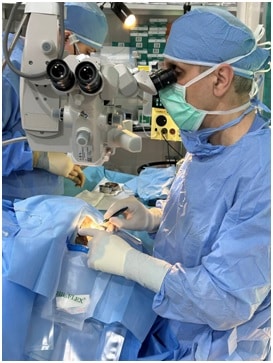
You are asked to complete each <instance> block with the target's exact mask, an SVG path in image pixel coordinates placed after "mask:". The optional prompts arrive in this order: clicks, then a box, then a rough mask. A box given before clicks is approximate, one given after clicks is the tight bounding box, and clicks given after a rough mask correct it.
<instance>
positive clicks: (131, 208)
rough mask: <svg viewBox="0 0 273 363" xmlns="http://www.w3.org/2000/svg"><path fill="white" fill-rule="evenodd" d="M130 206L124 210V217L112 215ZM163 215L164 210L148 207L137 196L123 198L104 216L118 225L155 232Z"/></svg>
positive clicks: (118, 226)
mask: <svg viewBox="0 0 273 363" xmlns="http://www.w3.org/2000/svg"><path fill="white" fill-rule="evenodd" d="M124 207H128V209H127V210H126V211H125V212H123V215H124V218H119V217H112V218H110V217H111V216H112V215H113V214H114V213H115V212H117V211H118V210H120V209H121V208H124ZM161 217H162V210H161V209H159V208H151V209H148V208H146V207H145V206H144V205H143V204H142V203H140V202H139V201H138V200H137V199H136V198H135V197H129V198H125V199H121V200H118V201H116V202H115V203H113V204H112V205H111V206H110V207H109V208H108V210H107V211H106V213H105V214H104V218H107V219H108V218H110V219H109V222H110V223H111V224H112V225H114V226H115V227H117V229H120V228H124V229H128V230H135V231H147V232H155V231H156V230H157V229H158V226H159V224H160V221H161Z"/></svg>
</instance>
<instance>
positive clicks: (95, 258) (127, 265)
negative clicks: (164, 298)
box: [78, 228, 171, 292]
mask: <svg viewBox="0 0 273 363" xmlns="http://www.w3.org/2000/svg"><path fill="white" fill-rule="evenodd" d="M78 233H79V234H80V235H82V236H93V238H92V239H91V240H90V241H89V243H88V247H89V253H88V266H89V267H90V268H93V269H95V270H99V271H103V272H107V273H110V274H114V275H119V276H124V277H125V278H127V279H130V280H133V281H136V282H138V283H139V284H140V285H142V286H144V287H147V288H148V289H150V290H152V291H154V292H159V290H160V287H161V285H162V282H163V280H164V277H165V275H166V273H167V272H168V270H169V269H170V268H171V264H169V263H168V262H166V261H163V260H159V259H157V258H155V257H151V256H149V255H146V254H145V253H142V252H139V251H137V250H136V249H134V248H133V247H131V246H130V245H129V244H128V243H127V242H126V241H124V240H123V239H122V238H120V237H119V236H117V235H114V234H111V233H108V232H106V231H102V230H98V229H91V228H86V229H80V230H79V231H78Z"/></svg>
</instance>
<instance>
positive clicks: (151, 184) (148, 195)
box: [125, 166, 175, 203]
mask: <svg viewBox="0 0 273 363" xmlns="http://www.w3.org/2000/svg"><path fill="white" fill-rule="evenodd" d="M174 176H175V167H174V166H169V167H168V168H154V167H148V168H145V169H144V170H142V171H141V173H140V174H139V175H138V176H137V177H134V178H133V179H131V180H129V181H128V182H126V183H125V187H126V188H128V189H130V190H132V191H133V192H134V193H135V195H136V196H138V197H139V198H140V199H142V201H143V202H144V203H147V202H148V201H149V200H155V199H166V198H167V195H168V193H169V189H170V187H171V185H172V182H173V179H174Z"/></svg>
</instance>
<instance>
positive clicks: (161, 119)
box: [151, 107, 181, 141]
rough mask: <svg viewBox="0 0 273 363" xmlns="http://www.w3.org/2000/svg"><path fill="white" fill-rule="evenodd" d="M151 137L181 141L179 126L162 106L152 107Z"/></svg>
mask: <svg viewBox="0 0 273 363" xmlns="http://www.w3.org/2000/svg"><path fill="white" fill-rule="evenodd" d="M151 139H153V140H168V141H181V136H180V131H179V128H178V127H177V126H176V124H175V123H174V122H173V120H172V118H171V116H170V115H169V114H168V112H167V111H166V110H165V109H164V108H156V107H153V108H152V119H151Z"/></svg>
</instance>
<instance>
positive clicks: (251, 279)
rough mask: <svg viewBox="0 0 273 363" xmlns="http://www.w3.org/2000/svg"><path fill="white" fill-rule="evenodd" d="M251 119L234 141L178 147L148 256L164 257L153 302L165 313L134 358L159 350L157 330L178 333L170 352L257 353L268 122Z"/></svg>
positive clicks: (266, 242) (264, 338)
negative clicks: (191, 149) (210, 148)
mask: <svg viewBox="0 0 273 363" xmlns="http://www.w3.org/2000/svg"><path fill="white" fill-rule="evenodd" d="M261 125H265V123H264V121H263V119H262V118H261V116H259V115H256V120H255V123H254V127H253V128H252V129H251V130H250V131H249V132H248V133H247V134H246V135H245V136H244V137H243V138H241V139H240V140H239V141H238V142H236V143H235V144H234V145H231V146H228V147H226V148H224V149H223V150H222V151H221V152H219V153H216V154H214V155H211V156H209V155H207V156H206V155H204V156H202V155H200V156H198V157H197V156H196V155H193V154H189V153H188V154H187V156H186V159H185V161H184V163H183V164H182V166H181V168H180V170H179V172H178V175H177V176H176V179H175V181H174V183H173V185H172V187H171V191H170V194H169V196H168V200H167V204H166V206H165V209H164V213H163V218H162V222H161V225H160V228H159V230H158V233H157V235H156V237H155V245H154V246H155V247H154V255H155V256H156V257H158V258H160V259H163V260H167V261H169V262H170V263H171V264H172V265H173V266H172V268H171V270H170V271H169V272H168V273H167V275H166V277H165V279H164V281H163V284H162V286H161V290H160V292H159V293H158V294H156V296H155V298H154V302H153V308H154V311H155V312H156V313H157V314H159V315H160V316H161V317H162V318H166V319H168V320H167V321H166V320H165V324H164V326H163V328H161V329H160V327H155V328H154V331H153V332H151V336H150V338H149V339H148V340H147V342H146V343H147V345H146V348H145V347H143V352H142V354H143V356H145V354H154V355H155V356H156V354H159V353H160V352H161V351H162V349H161V347H160V342H159V340H160V338H158V337H160V336H162V334H164V336H173V337H174V339H177V340H178V341H179V347H180V348H179V349H177V347H172V344H170V350H171V349H172V350H173V351H174V349H176V351H175V353H176V357H175V360H264V359H265V357H266V356H267V354H268V351H269V349H270V348H269V346H270V128H268V127H267V126H266V125H265V126H261ZM163 320H164V319H163ZM163 329H164V332H163V331H162V330H163ZM161 340H162V339H161ZM152 345H153V346H154V347H153V348H152ZM145 349H146V351H145ZM165 349H167V348H166V347H165Z"/></svg>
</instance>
